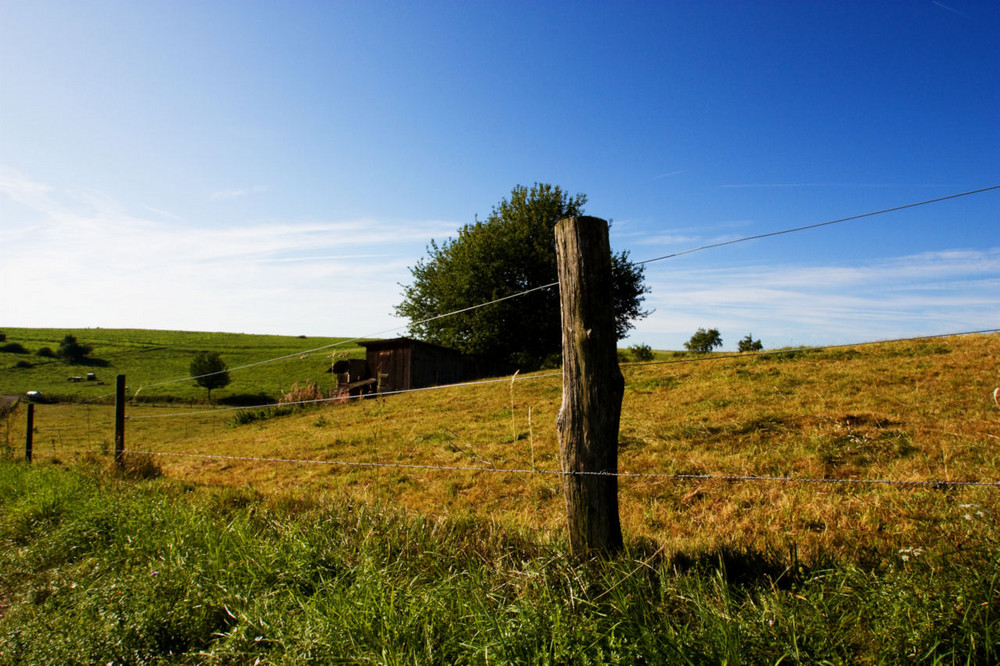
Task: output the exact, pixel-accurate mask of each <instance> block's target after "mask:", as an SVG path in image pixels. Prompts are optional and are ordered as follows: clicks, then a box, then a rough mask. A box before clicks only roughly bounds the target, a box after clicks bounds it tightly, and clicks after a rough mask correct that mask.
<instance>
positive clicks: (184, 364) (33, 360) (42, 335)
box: [0, 328, 364, 404]
mask: <svg viewBox="0 0 1000 666" xmlns="http://www.w3.org/2000/svg"><path fill="white" fill-rule="evenodd" d="M0 331H2V332H3V333H4V334H6V336H7V339H6V342H4V343H0V347H2V346H3V345H5V344H10V343H18V344H20V345H22V346H23V347H24V348H25V349H26V350H27V351H28V353H27V354H14V353H5V352H0V394H6V395H23V394H24V392H25V391H41V392H42V393H43V394H45V395H47V396H51V397H53V398H55V399H58V400H68V401H79V400H98V401H105V402H106V401H108V400H111V399H113V397H114V390H115V389H114V387H115V376H116V375H119V374H124V375H125V377H126V380H127V382H128V385H129V389H130V393H131V394H133V395H136V398H137V399H138V400H140V401H146V402H155V401H158V400H159V401H180V402H184V401H186V402H191V401H203V400H204V399H205V397H206V394H207V392H206V390H205V389H204V388H202V387H200V386H198V385H197V384H196V383H195V382H194V381H192V380H188V381H176V380H180V379H184V378H185V377H188V376H190V372H189V368H190V365H191V361H192V360H193V359H194V357H195V355H196V354H197V353H198V352H201V351H213V352H219V353H220V354H221V356H222V359H223V361H225V362H226V365H228V366H229V367H230V368H237V367H240V366H245V365H251V364H254V363H259V362H261V361H266V360H270V359H274V358H280V357H288V358H286V359H285V360H283V361H280V362H275V363H268V364H264V365H260V366H254V367H251V368H247V369H246V370H243V371H239V372H233V373H232V374H231V379H232V383H231V384H230V385H229V386H227V387H226V388H224V389H219V390H215V391H213V393H212V398H213V399H217V400H220V401H222V402H223V403H225V402H227V401H228V402H234V403H239V402H241V401H242V402H244V403H251V404H253V403H255V401H260V400H261V399H262V398H267V399H269V400H275V399H277V398H278V397H279V396H280V395H281V393H282V392H284V391H288V390H289V389H290V387H291V386H292V385H293V384H295V383H296V382H300V383H304V382H314V383H317V384H318V385H321V386H322V387H324V388H333V387H335V385H336V379H335V378H333V377H332V375H330V374H328V373H327V372H326V371H327V370H328V369H329V368H330V365H331V364H332V361H333V360H334V359H333V357H332V356H331V355H334V354H340V355H344V354H347V355H349V356H350V357H352V358H364V350H363V349H362V348H361V347H359V346H358V345H357V344H356V342H357V341H353V340H351V339H350V338H331V337H308V338H307V337H305V336H301V337H295V336H280V335H252V334H244V333H197V332H185V331H159V330H144V329H102V328H85V329H37V328H0ZM67 334H69V335H74V336H76V338H77V340H78V342H79V343H80V344H85V345H91V346H92V347H93V351H92V352H91V353H90V355H89V359H90V360H87V361H84V362H83V363H80V364H76V365H71V364H67V363H64V362H63V361H61V360H59V359H54V358H46V357H42V356H38V354H37V352H38V350H39V349H42V348H43V347H48V348H49V349H52V350H57V349H58V348H59V343H60V341H61V340H62V339H63V337H64V336H66V335H67ZM341 357H346V356H341ZM19 364H20V365H21V366H27V367H19ZM91 372H92V373H94V374H95V375H97V378H98V379H97V381H93V382H87V381H84V382H79V383H74V382H69V381H68V378H69V377H74V376H76V377H78V376H86V374H87V373H91Z"/></svg>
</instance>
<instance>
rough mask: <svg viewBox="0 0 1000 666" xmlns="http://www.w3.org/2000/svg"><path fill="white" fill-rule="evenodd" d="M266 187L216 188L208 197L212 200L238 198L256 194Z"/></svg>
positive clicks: (264, 190) (263, 190)
mask: <svg viewBox="0 0 1000 666" xmlns="http://www.w3.org/2000/svg"><path fill="white" fill-rule="evenodd" d="M266 191H267V188H266V187H264V186H263V185H254V186H253V187H250V188H238V189H228V190H216V191H214V192H212V193H211V194H209V198H210V199H212V200H213V201H220V200H225V199H238V198H240V197H245V196H248V195H250V194H258V193H260V192H266Z"/></svg>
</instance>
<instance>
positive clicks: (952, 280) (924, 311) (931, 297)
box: [630, 248, 1000, 349]
mask: <svg viewBox="0 0 1000 666" xmlns="http://www.w3.org/2000/svg"><path fill="white" fill-rule="evenodd" d="M647 277H648V279H649V282H650V283H651V284H652V285H653V288H654V292H653V294H651V295H650V297H649V299H648V305H649V306H651V307H653V308H655V309H656V312H655V313H654V314H653V315H652V316H651V317H650V318H649V319H647V320H645V321H643V322H640V323H639V325H638V326H637V330H636V331H635V332H633V334H632V335H631V336H630V340H637V341H650V340H652V341H659V342H658V344H660V345H662V346H663V347H664V348H670V349H679V348H680V347H681V344H682V343H683V342H684V341H685V340H687V338H688V337H690V335H691V333H693V332H694V331H695V329H697V328H698V327H717V328H719V329H720V331H721V332H722V333H723V339H724V340H725V341H726V342H727V347H734V346H735V341H736V340H738V339H739V338H740V337H742V336H743V335H745V334H746V333H747V332H748V331H753V333H754V335H755V336H757V337H761V338H762V339H763V341H764V343H765V345H768V346H783V345H789V344H834V343H849V342H864V341H867V340H878V339H884V338H894V337H905V336H909V335H925V334H937V333H957V332H962V331H966V330H979V329H989V328H1000V248H989V249H984V250H967V249H957V250H946V251H940V252H925V253H920V254H914V255H909V256H903V257H891V258H885V259H881V260H877V261H871V262H867V263H864V264H859V265H854V266H842V265H828V266H804V265H797V264H784V265H770V266H759V265H754V266H736V267H728V268H724V269H719V268H706V269H685V270H672V269H671V267H670V266H669V264H650V265H649V266H648V267H647Z"/></svg>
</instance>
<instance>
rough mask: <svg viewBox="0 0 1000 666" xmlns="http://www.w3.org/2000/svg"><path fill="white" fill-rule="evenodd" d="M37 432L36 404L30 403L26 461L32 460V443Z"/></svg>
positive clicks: (26, 436) (25, 438) (26, 437)
mask: <svg viewBox="0 0 1000 666" xmlns="http://www.w3.org/2000/svg"><path fill="white" fill-rule="evenodd" d="M34 432H35V404H34V403H33V402H29V403H28V431H27V433H26V434H25V435H24V462H29V463H30V462H31V444H32V441H33V439H34Z"/></svg>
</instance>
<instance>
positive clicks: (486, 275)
mask: <svg viewBox="0 0 1000 666" xmlns="http://www.w3.org/2000/svg"><path fill="white" fill-rule="evenodd" d="M586 201H587V198H586V196H584V195H582V194H577V195H576V196H574V197H571V196H569V195H568V194H566V193H565V192H564V191H563V190H562V189H560V188H559V187H557V186H556V187H554V186H552V185H546V184H538V183H536V184H535V185H534V186H533V187H531V188H527V187H524V186H520V185H519V186H517V187H515V188H514V189H513V190H512V191H511V195H510V198H509V199H504V200H502V201H500V203H499V204H497V205H496V206H495V207H494V208H493V210H492V212H491V213H490V215H489V217H488V218H487V219H486V220H485V221H482V222H481V221H478V220H477V221H476V222H475V223H474V224H467V225H465V226H463V227H462V228H461V229H459V230H458V237H457V238H453V239H448V240H446V241H444V242H443V243H442V244H440V245H438V244H437V243H436V242H435V241H433V240H432V241H431V242H430V245H429V246H428V248H427V253H428V256H427V258H426V259H423V260H420V261H418V262H417V264H416V266H414V267H412V268H411V269H410V273H411V274H412V275H413V283H412V284H410V285H409V286H404V287H403V301H402V303H400V304H399V305H397V306H396V314H398V315H399V316H402V317H407V318H408V319H409V320H410V326H409V332H410V335H412V336H414V337H417V338H420V339H423V340H426V341H428V342H432V343H435V344H439V345H443V346H446V347H452V348H454V349H458V350H460V351H463V352H465V353H469V354H479V355H483V356H487V357H488V358H490V359H491V360H492V361H493V362H494V363H496V364H497V366H498V367H497V368H496V369H498V370H499V369H512V368H520V369H523V370H529V369H534V368H537V367H540V366H542V365H543V364H546V363H547V362H549V363H551V362H556V361H557V359H558V355H559V353H560V349H561V347H562V330H561V324H560V318H559V291H558V289H557V288H555V287H553V288H549V289H539V290H537V291H532V292H531V293H528V294H526V295H524V296H519V297H517V298H512V299H509V300H505V301H502V302H500V303H497V304H494V305H489V306H486V307H481V308H477V309H474V310H470V311H468V312H464V313H462V314H458V315H454V316H449V317H441V315H444V314H446V313H450V312H454V311H457V310H462V309H465V308H471V307H473V306H476V305H480V304H482V303H487V302H490V301H494V300H497V299H501V298H504V297H507V296H512V295H514V294H518V293H520V292H523V291H527V290H529V289H533V288H535V287H540V286H542V285H546V284H551V283H553V282H556V281H557V280H558V277H557V271H556V251H555V225H556V223H557V222H558V221H559V220H561V219H563V218H565V217H571V216H574V215H581V214H582V213H583V205H584V203H586ZM612 276H613V283H612V298H613V301H614V308H615V323H616V329H617V330H616V332H617V334H618V338H619V339H621V338H622V337H624V336H625V334H626V333H627V332H628V331H629V330H630V329H631V328H632V327H633V322H634V321H635V320H636V319H640V318H642V317H645V316H646V315H648V314H649V313H648V312H646V311H644V310H643V309H642V301H643V298H644V294H646V293H648V292H649V289H648V288H647V287H646V285H645V282H644V275H643V269H642V267H641V266H637V265H636V264H634V263H632V262H630V261H629V260H628V253H627V252H622V253H620V254H613V255H612ZM439 317H440V318H439Z"/></svg>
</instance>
